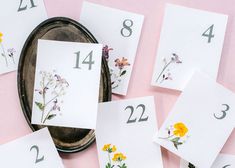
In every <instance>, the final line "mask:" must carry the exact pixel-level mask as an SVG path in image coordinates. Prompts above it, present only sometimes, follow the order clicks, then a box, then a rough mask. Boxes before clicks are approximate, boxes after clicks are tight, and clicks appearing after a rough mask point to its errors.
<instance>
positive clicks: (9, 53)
mask: <svg viewBox="0 0 235 168" xmlns="http://www.w3.org/2000/svg"><path fill="white" fill-rule="evenodd" d="M0 45H1V50H2V53H1V56H2V57H4V59H5V63H6V66H7V67H8V64H9V63H8V58H7V56H8V57H10V58H11V59H12V62H13V64H15V59H14V54H15V52H16V51H15V49H14V48H9V49H7V53H6V51H5V48H4V45H3V33H1V32H0Z"/></svg>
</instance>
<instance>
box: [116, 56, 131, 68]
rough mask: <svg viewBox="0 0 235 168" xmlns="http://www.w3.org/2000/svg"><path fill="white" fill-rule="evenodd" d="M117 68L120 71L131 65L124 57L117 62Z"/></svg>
mask: <svg viewBox="0 0 235 168" xmlns="http://www.w3.org/2000/svg"><path fill="white" fill-rule="evenodd" d="M115 66H116V67H118V68H119V69H123V68H124V67H125V66H130V63H129V62H128V60H127V59H126V58H125V57H122V58H121V59H119V58H118V59H116V60H115Z"/></svg>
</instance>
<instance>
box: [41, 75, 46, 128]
mask: <svg viewBox="0 0 235 168" xmlns="http://www.w3.org/2000/svg"><path fill="white" fill-rule="evenodd" d="M44 85H45V76H43V77H42V100H43V110H42V116H41V123H43V117H44V112H45V103H46V100H45V99H46V95H45V92H44V88H45V86H44Z"/></svg>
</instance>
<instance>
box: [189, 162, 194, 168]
mask: <svg viewBox="0 0 235 168" xmlns="http://www.w3.org/2000/svg"><path fill="white" fill-rule="evenodd" d="M188 168H196V167H195V166H194V165H193V164H192V163H189V164H188Z"/></svg>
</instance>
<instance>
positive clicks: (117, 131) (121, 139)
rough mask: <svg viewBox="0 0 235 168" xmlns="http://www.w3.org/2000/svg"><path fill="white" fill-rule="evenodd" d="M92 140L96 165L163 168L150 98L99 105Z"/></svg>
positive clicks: (153, 106) (120, 167)
mask: <svg viewBox="0 0 235 168" xmlns="http://www.w3.org/2000/svg"><path fill="white" fill-rule="evenodd" d="M97 116H98V117H97V128H96V140H97V148H98V155H99V161H100V167H106V168H127V167H135V168H143V167H157V168H163V165H162V157H161V151H160V147H159V145H157V144H155V143H153V142H152V138H153V135H154V132H155V131H157V120H156V114H155V104H154V98H153V97H142V98H135V99H129V100H120V101H113V102H107V103H101V104H99V112H98V115H97Z"/></svg>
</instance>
